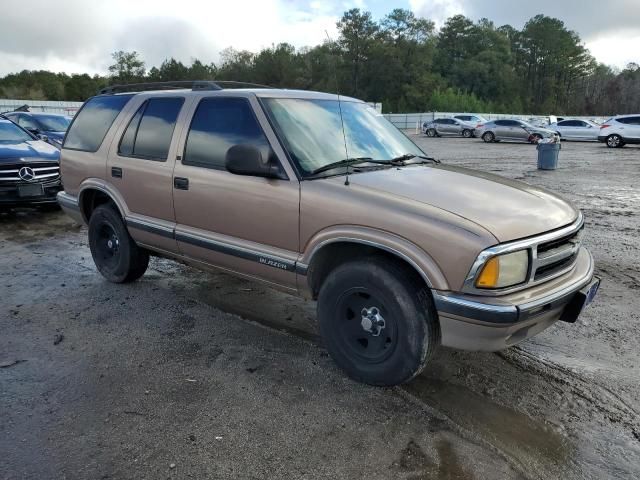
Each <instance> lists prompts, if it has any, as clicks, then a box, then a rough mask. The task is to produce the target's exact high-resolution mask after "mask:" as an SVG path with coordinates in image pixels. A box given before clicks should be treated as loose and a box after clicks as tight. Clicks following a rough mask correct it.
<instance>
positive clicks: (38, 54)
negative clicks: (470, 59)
mask: <svg viewBox="0 0 640 480" xmlns="http://www.w3.org/2000/svg"><path fill="white" fill-rule="evenodd" d="M353 7H359V8H363V9H366V10H369V11H371V12H372V13H373V16H374V18H376V19H379V18H381V17H382V16H384V15H385V14H386V13H388V12H389V11H390V10H391V9H392V8H396V7H400V8H409V9H411V10H413V11H414V12H415V13H416V14H417V15H420V16H424V17H426V18H430V19H432V20H434V21H435V22H436V25H438V26H439V25H442V23H443V22H444V20H446V18H447V17H449V16H451V15H454V14H457V13H462V14H464V15H467V16H468V17H470V18H472V19H478V18H481V17H487V18H489V19H491V20H493V21H494V22H495V23H496V24H497V25H503V24H505V23H509V24H511V25H513V26H514V27H517V28H520V27H522V25H523V24H524V23H525V22H526V21H527V20H528V19H529V18H531V17H532V16H534V15H536V14H538V13H543V14H546V15H550V16H555V17H558V18H560V19H562V20H563V21H564V22H565V24H566V25H567V26H568V27H569V28H571V29H573V30H576V31H577V32H578V33H579V34H580V36H581V37H582V39H583V41H584V42H585V44H586V46H587V47H588V48H589V49H590V50H591V52H592V54H593V55H594V56H595V57H596V58H597V59H598V60H599V61H602V62H604V63H606V64H609V65H612V66H617V67H623V66H624V65H626V63H628V62H631V61H635V62H637V63H640V0H536V1H535V2H533V1H530V0H484V1H480V0H395V1H393V0H391V1H390V0H233V1H224V2H222V1H219V0H200V1H198V0H180V1H175V0H172V1H169V0H104V1H100V2H97V1H94V0H58V1H56V2H54V3H51V1H50V0H27V1H25V0H0V8H1V10H2V13H1V14H0V32H2V41H1V42H0V75H5V74H7V73H9V72H15V71H19V70H23V69H41V68H43V69H48V70H53V71H65V72H68V73H76V72H88V73H105V72H106V71H107V67H108V65H109V64H110V60H111V58H110V53H111V52H113V51H115V50H137V51H138V52H140V53H141V55H142V57H143V58H144V60H145V61H146V62H147V67H151V66H153V65H159V64H160V63H161V62H162V60H164V59H165V58H168V57H174V58H177V59H179V60H182V61H183V62H187V63H188V62H190V60H191V59H193V58H199V59H200V60H202V61H204V62H211V61H213V62H215V61H217V60H218V58H219V52H220V50H222V49H224V48H225V47H228V46H233V47H234V48H236V49H247V50H252V51H257V50H259V49H260V48H262V47H267V46H270V45H271V44H273V43H278V42H284V41H286V42H289V43H292V44H293V45H295V46H297V47H300V46H304V45H315V44H317V43H320V42H322V41H323V39H324V38H326V35H325V30H327V31H328V32H329V34H330V35H333V36H335V32H336V28H335V23H336V21H337V20H338V19H339V18H340V16H341V14H342V13H343V12H344V11H345V10H347V9H349V8H353Z"/></svg>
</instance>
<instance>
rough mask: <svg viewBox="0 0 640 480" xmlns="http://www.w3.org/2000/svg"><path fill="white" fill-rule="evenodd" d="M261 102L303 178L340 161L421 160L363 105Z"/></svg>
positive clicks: (411, 145) (408, 143)
mask: <svg viewBox="0 0 640 480" xmlns="http://www.w3.org/2000/svg"><path fill="white" fill-rule="evenodd" d="M264 103H265V105H266V107H267V110H268V111H269V113H270V114H271V117H272V119H273V120H274V122H275V124H276V128H277V130H278V131H279V133H280V134H281V135H282V137H283V140H284V143H285V146H286V148H287V150H288V151H289V154H290V155H291V158H292V159H293V161H294V162H295V163H296V164H297V166H298V167H299V168H300V170H302V172H303V174H307V175H308V174H310V173H311V172H314V171H316V170H318V169H319V168H322V167H323V166H325V165H328V164H330V163H334V162H338V161H340V160H344V159H346V158H371V159H373V160H391V159H393V158H396V157H399V156H402V155H405V154H413V155H424V152H422V151H421V150H420V149H419V148H418V147H417V146H416V145H415V144H414V143H413V142H412V141H411V140H409V139H408V138H407V137H405V136H404V135H403V134H402V133H401V132H400V131H399V130H398V129H397V128H396V127H394V126H393V125H392V124H391V123H389V122H388V121H387V120H386V119H385V118H384V117H383V116H382V115H381V114H379V113H378V112H376V111H375V110H374V109H373V108H371V107H370V106H368V105H367V104H365V103H360V102H351V101H348V102H340V105H339V104H338V101H337V100H304V99H294V98H267V99H264ZM340 108H342V120H343V123H344V132H345V135H344V136H343V134H342V123H341V121H340ZM345 137H346V138H345ZM345 145H346V147H345ZM345 148H346V151H345Z"/></svg>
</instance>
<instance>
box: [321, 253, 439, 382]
mask: <svg viewBox="0 0 640 480" xmlns="http://www.w3.org/2000/svg"><path fill="white" fill-rule="evenodd" d="M318 322H319V326H320V332H321V334H322V337H323V338H324V341H325V343H326V346H327V350H328V351H329V354H330V355H331V357H332V358H333V360H334V361H335V362H336V364H337V365H338V366H339V367H340V368H341V369H342V370H344V372H345V373H346V374H347V375H348V376H349V377H351V378H353V379H354V380H357V381H359V382H363V383H367V384H369V385H377V386H392V385H398V384H401V383H404V382H407V381H409V380H411V379H412V378H413V377H415V376H416V375H418V374H419V373H420V372H421V371H422V369H423V368H424V366H425V365H426V363H427V361H428V360H429V359H430V358H431V356H432V355H433V353H434V351H435V350H436V348H437V346H438V345H439V344H440V325H439V323H438V316H437V313H436V310H435V307H434V305H433V299H432V297H431V293H430V291H429V290H428V288H427V287H426V286H425V285H424V284H423V283H422V281H421V279H420V278H419V277H418V276H417V274H416V273H415V272H414V271H412V270H410V269H408V268H405V267H403V266H402V265H399V264H397V263H395V262H393V261H389V260H387V259H385V258H375V257H374V258H369V259H363V260H354V261H351V262H347V263H345V264H342V265H340V266H338V267H337V268H336V269H334V270H333V271H332V272H331V273H330V274H329V275H328V277H327V278H326V280H325V281H324V283H323V284H322V287H321V288H320V293H319V296H318ZM366 328H368V330H366Z"/></svg>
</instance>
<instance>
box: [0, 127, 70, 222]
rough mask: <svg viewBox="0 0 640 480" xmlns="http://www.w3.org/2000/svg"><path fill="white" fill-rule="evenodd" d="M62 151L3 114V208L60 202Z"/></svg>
mask: <svg viewBox="0 0 640 480" xmlns="http://www.w3.org/2000/svg"><path fill="white" fill-rule="evenodd" d="M59 158H60V151H59V150H58V149H57V148H55V147H53V146H52V145H49V144H48V143H46V142H44V141H42V140H40V139H39V138H38V137H36V136H35V135H33V134H32V133H31V132H29V131H27V130H25V129H24V128H21V127H20V126H18V125H16V124H15V123H13V122H12V121H10V120H7V119H6V118H2V117H0V210H8V209H10V208H13V207H20V206H32V205H35V206H42V207H55V206H57V200H56V194H57V193H58V192H59V191H60V190H62V183H61V181H60V164H59Z"/></svg>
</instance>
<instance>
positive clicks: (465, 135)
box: [462, 129, 473, 138]
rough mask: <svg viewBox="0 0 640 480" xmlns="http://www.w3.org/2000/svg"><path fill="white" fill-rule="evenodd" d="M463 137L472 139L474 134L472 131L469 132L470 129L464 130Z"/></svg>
mask: <svg viewBox="0 0 640 480" xmlns="http://www.w3.org/2000/svg"><path fill="white" fill-rule="evenodd" d="M462 136H463V137H464V138H471V137H472V136H473V132H472V131H471V130H469V129H464V130H463V131H462Z"/></svg>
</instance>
